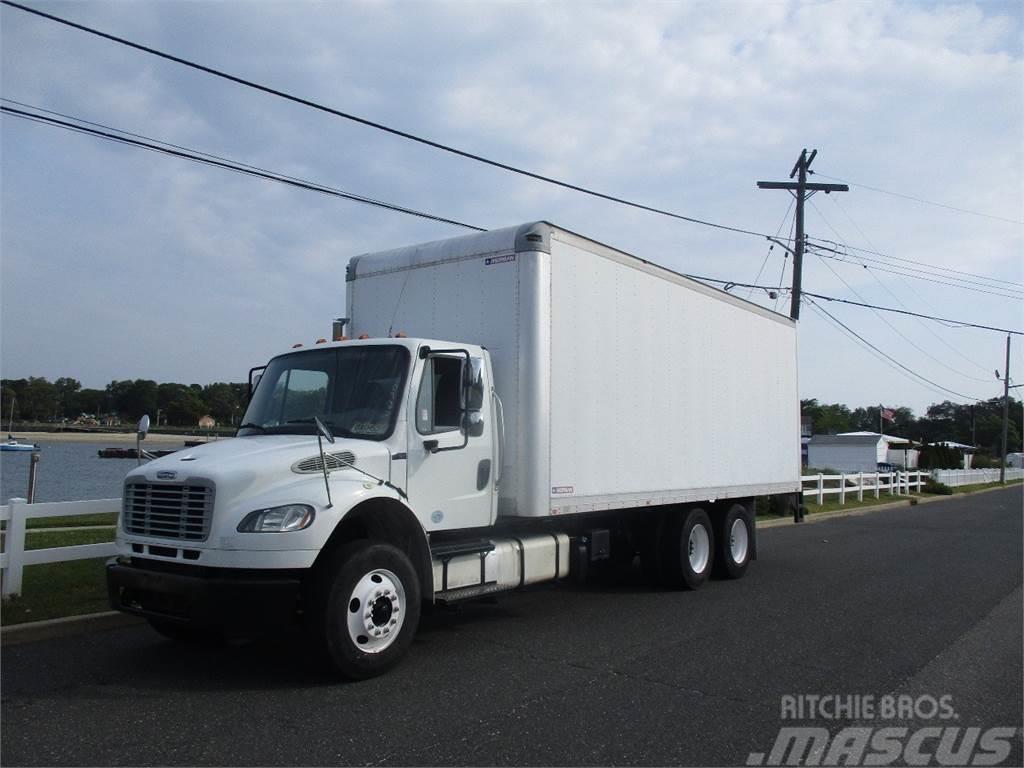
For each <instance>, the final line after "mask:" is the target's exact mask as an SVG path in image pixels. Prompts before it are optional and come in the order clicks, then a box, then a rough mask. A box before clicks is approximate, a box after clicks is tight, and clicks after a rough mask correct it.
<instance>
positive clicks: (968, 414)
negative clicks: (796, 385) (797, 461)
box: [800, 397, 1024, 456]
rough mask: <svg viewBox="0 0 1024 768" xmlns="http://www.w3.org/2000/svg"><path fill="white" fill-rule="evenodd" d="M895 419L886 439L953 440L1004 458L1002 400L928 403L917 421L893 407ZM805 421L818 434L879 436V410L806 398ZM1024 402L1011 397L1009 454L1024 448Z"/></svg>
mask: <svg viewBox="0 0 1024 768" xmlns="http://www.w3.org/2000/svg"><path fill="white" fill-rule="evenodd" d="M889 410H892V411H894V416H895V420H894V421H885V422H884V427H885V429H884V431H885V434H887V435H893V436H897V437H905V438H908V439H910V440H913V441H915V442H918V443H922V444H926V443H938V442H945V441H952V442H956V443H963V444H964V445H975V446H978V447H979V448H980V449H981V450H982V451H984V452H985V453H988V454H989V455H991V456H999V455H1000V452H1001V451H1002V440H1003V398H1001V397H994V398H992V399H991V400H984V401H980V402H977V403H974V404H969V405H962V404H960V403H953V402H950V401H949V400H945V401H943V402H941V403H935V404H933V405H929V406H928V408H927V410H926V411H925V414H924V416H921V417H917V416H915V415H914V412H913V411H912V410H911V409H910V408H890V409H889ZM800 411H801V415H802V419H803V421H804V423H805V425H806V424H808V423H809V424H810V426H811V427H812V431H813V433H814V434H816V435H834V434H838V433H840V432H859V431H866V432H877V431H878V423H879V417H878V411H879V406H877V405H875V406H867V407H864V408H854V409H853V410H851V409H850V408H849V407H847V406H845V405H843V404H842V403H819V402H818V401H817V400H815V399H810V400H801V401H800ZM1022 420H1024V404H1022V403H1021V401H1020V400H1017V399H1015V398H1012V397H1011V398H1010V424H1009V429H1008V431H1007V446H1008V447H1007V450H1008V451H1009V452H1011V453H1013V452H1015V451H1020V450H1021V422H1022Z"/></svg>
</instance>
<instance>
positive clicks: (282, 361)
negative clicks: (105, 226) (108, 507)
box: [108, 222, 800, 678]
mask: <svg viewBox="0 0 1024 768" xmlns="http://www.w3.org/2000/svg"><path fill="white" fill-rule="evenodd" d="M346 285H347V291H346V293H347V297H346V298H347V314H348V315H349V318H348V323H347V325H346V326H342V327H344V328H345V329H346V332H347V333H348V336H341V335H340V334H339V335H338V337H337V338H335V339H334V340H333V341H323V340H321V342H323V343H320V342H318V343H313V344H311V345H309V346H305V347H300V348H293V349H292V350H289V351H286V352H284V353H283V354H280V355H278V356H276V357H274V358H273V359H271V360H270V361H269V362H268V363H267V364H266V366H265V367H263V368H262V370H261V369H254V370H253V372H251V373H250V385H251V390H252V391H251V399H250V403H249V406H248V410H247V411H246V413H245V417H244V421H243V424H242V426H241V428H240V429H239V430H238V435H237V438H235V439H232V440H223V441H218V442H213V443H208V444H206V445H203V446H200V447H195V448H188V449H185V450H183V451H180V452H177V453H174V454H171V455H169V456H166V457H164V458H160V459H158V460H155V461H152V462H150V463H148V464H144V465H142V466H140V467H138V468H137V469H135V470H133V471H132V472H130V473H129V474H128V476H127V478H126V479H125V483H124V504H123V511H122V513H121V516H120V519H119V523H118V529H117V546H118V551H119V556H118V557H117V558H116V559H115V560H112V561H111V562H110V563H109V564H108V585H109V593H110V600H111V603H112V605H113V607H114V608H116V609H118V610H122V611H127V612H130V613H135V614H139V615H142V616H144V617H146V618H147V619H148V620H149V622H150V623H151V624H152V625H153V627H154V628H155V629H157V630H158V631H160V632H161V633H163V634H165V635H168V636H171V637H174V638H196V637H202V636H204V635H206V634H208V633H212V632H217V631H222V630H223V629H225V628H239V627H241V628H245V629H253V628H256V627H258V626H260V625H263V624H285V623H289V622H302V623H304V624H305V625H306V626H307V628H308V631H309V633H310V636H311V638H312V645H313V646H315V647H316V648H318V649H320V650H321V651H322V652H323V654H324V657H325V659H326V660H327V661H328V662H329V663H330V664H332V665H333V667H334V668H336V670H338V671H340V672H341V673H342V674H344V675H345V676H348V677H350V678H366V677H370V676H373V675H376V674H380V673H381V672H383V671H384V670H386V669H388V668H389V667H391V666H393V665H394V664H395V663H396V662H398V661H399V659H401V658H402V657H403V656H404V655H405V653H406V652H407V651H408V650H409V647H410V644H411V642H412V638H413V635H414V633H415V632H416V627H417V624H418V621H419V618H420V614H421V611H422V610H423V609H424V608H429V607H430V606H431V605H432V604H435V603H452V602H455V601H459V600H465V599H470V598H476V597H480V596H485V595H491V594H493V593H497V592H501V591H504V590H513V589H517V588H521V587H524V586H526V585H530V584H535V583H538V582H544V581H551V580H556V579H562V578H565V577H567V576H569V575H570V574H576V575H580V574H582V573H583V572H585V571H586V570H587V569H588V568H594V567H602V568H605V569H609V568H611V569H615V568H628V567H630V565H633V564H634V560H635V558H636V557H639V560H640V566H641V567H642V569H643V571H644V573H646V574H647V575H648V576H649V577H650V578H651V579H652V580H654V581H655V582H656V583H658V584H660V585H662V586H665V587H670V588H684V589H696V588H698V587H700V586H701V584H703V583H704V581H705V580H706V579H707V578H708V576H709V575H710V574H712V573H713V572H714V573H716V574H719V575H721V576H723V577H725V578H739V577H741V576H743V575H744V573H745V571H746V570H747V567H748V565H749V563H750V561H751V560H752V559H754V558H755V557H756V554H757V543H756V538H755V527H754V514H755V502H756V500H757V499H758V498H759V497H771V496H779V495H782V494H793V493H795V492H796V491H797V490H798V489H799V487H800V459H799V451H798V446H799V445H800V443H799V435H800V431H799V424H800V420H799V406H798V402H799V401H798V393H797V347H796V328H795V324H794V323H793V321H791V320H790V319H788V318H786V317H783V316H780V315H778V314H775V313H772V312H769V311H767V310H765V309H763V308H761V307H759V306H757V305H755V304H752V303H749V302H746V301H743V300H742V299H740V298H738V297H736V296H733V295H731V294H729V293H727V292H724V291H719V290H716V289H713V288H709V287H708V286H706V285H704V284H702V283H698V282H695V281H693V280H690V279H688V278H686V277H684V276H682V275H679V274H676V273H675V272H672V271H669V270H668V269H664V268H662V267H659V266H656V265H655V264H652V263H650V262H647V261H645V260H642V259H640V258H636V257H634V256H631V255H629V254H627V253H625V252H623V251H620V250H616V249H615V248H611V247H608V246H606V245H602V244H600V243H598V242H595V241H593V240H589V239H587V238H585V237H582V236H580V235H577V234H574V233H573V232H570V231H567V230H565V229H561V228H559V227H556V226H554V225H552V224H549V223H546V222H535V223H530V224H525V225H522V226H517V227H510V228H507V229H500V230H494V231H489V232H484V233H480V234H472V235H467V236H464V237H455V238H451V239H447V240H441V241H437V242H431V243H426V244H422V245H416V246H412V247H406V248H399V249H397V250H391V251H385V252H381V253H373V254H368V255H364V256H358V257H355V258H353V259H351V261H350V262H349V264H348V268H347V274H346ZM336 327H337V326H336ZM349 336H350V337H351V339H350V338H349ZM254 379H255V380H256V383H255V386H252V382H253V380H254Z"/></svg>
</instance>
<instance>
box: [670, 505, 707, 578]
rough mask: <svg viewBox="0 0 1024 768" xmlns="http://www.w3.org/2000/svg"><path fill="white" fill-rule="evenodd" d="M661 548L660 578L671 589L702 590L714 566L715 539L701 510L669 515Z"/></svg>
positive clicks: (698, 508) (679, 511) (682, 510)
mask: <svg viewBox="0 0 1024 768" xmlns="http://www.w3.org/2000/svg"><path fill="white" fill-rule="evenodd" d="M666 523H667V524H666V526H665V529H664V532H665V535H664V536H663V537H662V540H661V542H660V545H659V555H660V556H659V558H658V576H659V580H660V581H661V583H662V584H663V585H665V586H666V587H671V588H672V589H681V588H682V589H699V588H700V587H701V586H702V585H703V584H704V582H705V581H707V578H708V575H709V574H710V573H711V568H712V565H713V564H714V559H715V557H714V554H715V536H714V533H713V532H712V528H711V520H710V519H709V518H708V515H707V513H706V512H705V511H704V510H703V509H701V508H700V507H689V508H683V509H680V510H678V511H676V512H670V513H669V517H668V519H667V520H666Z"/></svg>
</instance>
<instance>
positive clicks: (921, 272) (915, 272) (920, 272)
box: [810, 217, 1024, 294]
mask: <svg viewBox="0 0 1024 768" xmlns="http://www.w3.org/2000/svg"><path fill="white" fill-rule="evenodd" d="M822 218H824V217H822ZM843 245H844V247H845V248H849V246H847V245H845V243H844V244H843ZM810 247H811V248H817V249H818V250H820V251H825V252H826V253H834V254H836V255H839V256H846V257H851V258H854V259H856V260H857V263H860V264H863V262H869V263H870V264H873V265H881V266H882V267H887V268H889V267H891V268H894V269H902V270H905V271H906V273H908V276H913V277H920V276H924V277H930V278H936V279H941V280H947V281H953V282H955V283H963V284H964V285H973V286H977V287H979V288H985V289H992V290H995V291H1006V292H1014V293H1021V294H1024V287H1016V286H1017V285H1018V284H1017V283H1012V282H1010V281H1008V280H999V279H997V278H991V277H985V276H983V275H973V276H972V277H976V278H978V279H976V280H975V279H968V278H966V277H956V276H955V275H951V274H945V273H944V272H943V271H935V272H931V271H929V270H928V269H918V268H915V267H908V266H904V265H902V264H893V263H891V262H888V261H883V260H882V259H875V258H872V257H871V256H861V255H859V254H855V253H853V252H852V249H850V250H847V251H842V250H836V249H835V248H828V247H826V246H822V245H815V244H813V243H812V244H811V245H810ZM875 268H876V269H877V268H878V267H877V266H876V267H875ZM936 269H940V268H936ZM947 271H948V272H955V271H956V270H947ZM960 274H964V273H962V272H961V273H960ZM983 280H990V281H992V282H989V283H986V282H982V281H983ZM993 283H1005V286H1004V285H994V284H993ZM1010 286H1014V287H1012V288H1011V287H1010Z"/></svg>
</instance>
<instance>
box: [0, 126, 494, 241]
mask: <svg viewBox="0 0 1024 768" xmlns="http://www.w3.org/2000/svg"><path fill="white" fill-rule="evenodd" d="M0 113H2V114H5V115H11V116H12V117H18V118H21V119H24V120H30V121H33V122H37V123H42V124H46V125H52V126H54V127H57V128H63V129H65V130H69V131H74V132H77V133H84V134H88V135H91V136H95V137H97V138H101V139H106V140H107V141H113V142H117V143H120V144H128V145H131V146H134V147H138V148H140V149H148V150H150V151H152V152H159V153H161V154H164V155H171V156H174V157H179V158H182V159H185V160H191V161H192V162H196V163H201V164H203V165H210V166H214V167H216V168H222V169H224V170H228V171H234V172H235V173H241V174H244V175H246V176H255V177H258V178H262V179H267V180H269V181H276V182H278V183H279V184H286V185H289V186H293V187H298V188H300V189H307V190H309V191H311V192H320V193H321V194H325V195H332V196H334V197H340V198H344V199H345V200H351V201H353V202H356V203H362V204H363V205H370V206H373V207H376V208H384V209H387V210H390V211H395V212H396V213H404V214H407V215H409V216H416V217H418V218H421V219H428V220H430V221H437V222H440V223H442V224H452V225H453V226H456V227H464V228H465V229H473V230H476V231H478V232H486V231H487V230H486V229H485V228H484V227H477V226H474V225H473V224H466V223H465V222H462V221H457V220H456V219H449V218H445V217H443V216H436V215H434V214H432V213H425V212H424V211H418V210H415V209H413V208H406V207H405V206H401V205H395V204H394V203H387V202H384V201H382V200H375V199H373V198H370V197H364V196H363V195H356V194H353V193H351V192H345V191H343V190H339V189H335V188H333V187H328V186H325V185H323V184H317V183H316V182H311V181H305V180H302V179H296V178H295V177H291V176H283V175H280V174H276V173H273V172H271V171H267V170H264V169H261V168H257V167H256V166H250V165H243V164H240V163H235V162H233V161H230V160H225V159H221V158H216V157H215V156H213V155H209V154H203V153H197V152H192V151H186V150H183V149H174V148H171V147H170V146H166V145H165V146H161V145H160V144H159V143H153V142H154V141H155V140H147V141H141V140H139V139H135V138H129V137H128V136H127V135H117V134H115V133H109V132H107V131H101V130H97V129H95V128H89V127H86V126H85V125H76V124H75V123H71V122H67V121H66V120H58V119H56V118H54V117H47V116H46V115H42V114H33V113H31V112H25V111H24V110H20V109H14V108H12V107H0ZM111 130H116V129H111ZM135 135H138V134H135Z"/></svg>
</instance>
